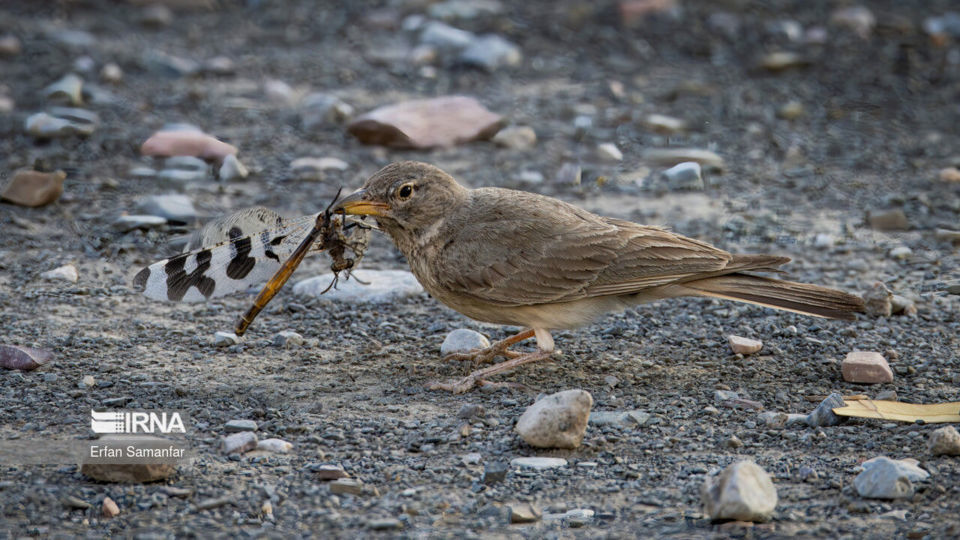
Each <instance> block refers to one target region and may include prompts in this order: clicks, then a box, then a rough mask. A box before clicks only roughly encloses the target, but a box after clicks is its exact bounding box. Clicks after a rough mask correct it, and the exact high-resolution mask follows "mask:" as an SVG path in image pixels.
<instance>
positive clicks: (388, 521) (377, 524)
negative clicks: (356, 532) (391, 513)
mask: <svg viewBox="0 0 960 540" xmlns="http://www.w3.org/2000/svg"><path fill="white" fill-rule="evenodd" d="M367 527H368V528H370V529H372V530H374V531H396V530H400V529H402V528H403V522H402V521H400V520H399V519H395V518H384V519H372V520H370V521H368V522H367Z"/></svg>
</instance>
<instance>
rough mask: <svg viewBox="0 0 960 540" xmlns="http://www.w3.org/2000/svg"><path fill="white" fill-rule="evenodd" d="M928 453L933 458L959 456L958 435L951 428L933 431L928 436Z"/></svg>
mask: <svg viewBox="0 0 960 540" xmlns="http://www.w3.org/2000/svg"><path fill="white" fill-rule="evenodd" d="M930 453H931V454H933V455H935V456H960V433H957V429H956V428H955V427H953V426H945V427H942V428H939V429H935V430H934V431H933V433H931V434H930Z"/></svg>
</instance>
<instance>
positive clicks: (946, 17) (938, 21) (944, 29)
mask: <svg viewBox="0 0 960 540" xmlns="http://www.w3.org/2000/svg"><path fill="white" fill-rule="evenodd" d="M923 31H924V32H926V33H927V34H929V35H930V36H952V37H960V13H958V12H955V11H949V12H947V13H944V14H943V15H940V16H938V17H927V18H926V19H924V21H923Z"/></svg>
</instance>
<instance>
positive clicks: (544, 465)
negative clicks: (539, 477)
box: [510, 457, 567, 470]
mask: <svg viewBox="0 0 960 540" xmlns="http://www.w3.org/2000/svg"><path fill="white" fill-rule="evenodd" d="M510 465H512V466H514V467H521V468H526V469H538V470H542V469H555V468H557V467H566V466H567V460H565V459H563V458H551V457H519V458H514V459H512V460H510Z"/></svg>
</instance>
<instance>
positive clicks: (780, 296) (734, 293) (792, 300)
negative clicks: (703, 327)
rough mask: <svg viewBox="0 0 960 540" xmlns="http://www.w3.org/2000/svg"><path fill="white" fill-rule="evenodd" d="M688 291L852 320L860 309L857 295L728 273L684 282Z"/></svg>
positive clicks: (861, 308) (829, 317)
mask: <svg viewBox="0 0 960 540" xmlns="http://www.w3.org/2000/svg"><path fill="white" fill-rule="evenodd" d="M683 286H684V287H685V288H687V289H690V290H691V294H695V295H698V296H709V297H713V298H724V299H727V300H736V301H738V302H746V303H749V304H757V305H760V306H766V307H771V308H775V309H782V310H785V311H792V312H794V313H802V314H804V315H814V316H817V317H826V318H828V319H846V320H852V319H854V313H858V312H862V311H863V299H862V298H860V297H859V296H854V295H852V294H848V293H845V292H843V291H838V290H836V289H828V288H826V287H820V286H817V285H808V284H806V283H795V282H792V281H783V280H779V279H773V278H768V277H762V276H752V275H749V274H740V273H736V274H727V275H724V276H716V277H709V278H705V279H698V280H696V281H691V282H687V283H684V284H683Z"/></svg>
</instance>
